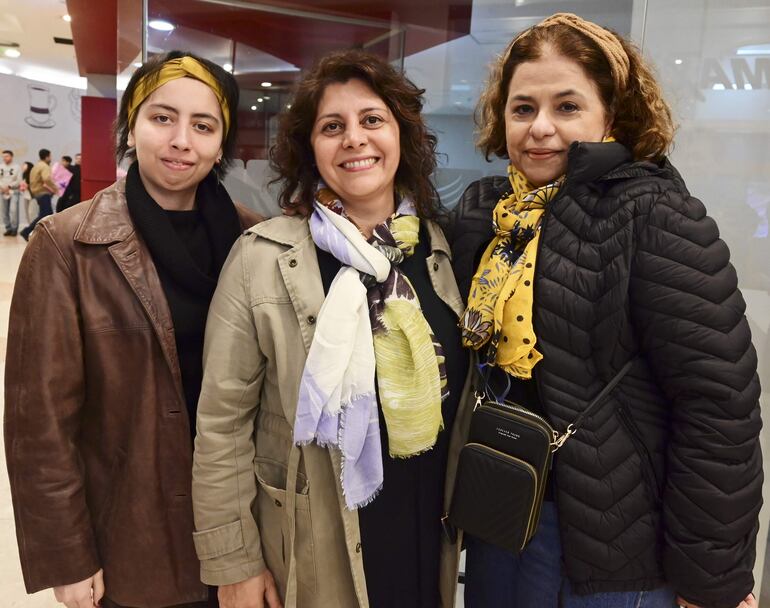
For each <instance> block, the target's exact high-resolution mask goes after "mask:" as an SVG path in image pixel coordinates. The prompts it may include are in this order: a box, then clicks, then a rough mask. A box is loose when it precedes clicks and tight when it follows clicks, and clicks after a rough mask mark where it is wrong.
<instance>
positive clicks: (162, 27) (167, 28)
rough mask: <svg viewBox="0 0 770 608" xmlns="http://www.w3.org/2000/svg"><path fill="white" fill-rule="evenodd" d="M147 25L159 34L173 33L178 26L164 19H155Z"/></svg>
mask: <svg viewBox="0 0 770 608" xmlns="http://www.w3.org/2000/svg"><path fill="white" fill-rule="evenodd" d="M147 25H149V26H150V27H151V28H152V29H154V30H158V31H159V32H173V31H174V29H176V26H175V25H174V24H173V23H169V22H168V21H163V20H162V19H153V20H152V21H150V22H149V23H148V24H147Z"/></svg>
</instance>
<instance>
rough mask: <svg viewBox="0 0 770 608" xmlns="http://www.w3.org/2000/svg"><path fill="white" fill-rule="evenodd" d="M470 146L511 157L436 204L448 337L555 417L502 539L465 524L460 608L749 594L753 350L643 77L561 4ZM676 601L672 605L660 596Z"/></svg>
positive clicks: (639, 62)
mask: <svg viewBox="0 0 770 608" xmlns="http://www.w3.org/2000/svg"><path fill="white" fill-rule="evenodd" d="M478 117H479V127H480V135H479V140H478V146H479V148H480V149H481V150H482V151H483V152H484V153H485V155H486V157H487V158H489V156H490V155H491V154H494V155H496V156H498V157H501V158H505V159H508V160H509V161H510V165H509V170H508V176H507V177H506V178H503V177H498V178H484V179H482V180H481V181H480V182H476V183H474V184H472V185H471V186H470V187H469V188H468V189H467V191H466V192H465V194H464V195H463V197H462V199H461V201H460V203H459V205H458V208H457V211H456V213H455V216H454V217H455V223H454V226H453V229H452V234H454V235H455V239H454V243H453V259H454V264H455V271H456V274H457V277H458V283H459V284H460V285H461V289H462V291H463V295H465V296H467V298H468V307H467V309H466V312H465V314H464V316H463V319H462V322H461V327H462V331H463V339H464V343H465V344H466V346H468V347H469V348H472V349H475V350H477V351H478V352H479V355H480V357H481V359H482V361H483V362H485V363H488V364H489V365H492V366H494V367H493V369H494V370H495V372H496V375H497V376H498V377H499V380H500V381H499V382H498V383H497V384H499V385H500V386H505V385H506V384H507V383H510V386H511V390H510V391H509V393H508V398H509V399H512V400H513V401H515V402H518V403H520V404H522V405H524V406H526V407H527V408H529V409H530V410H533V411H534V412H536V413H539V414H540V415H541V416H545V417H547V418H548V420H549V421H550V422H551V424H552V426H553V427H554V428H555V429H556V430H557V431H558V432H560V433H562V432H564V431H565V430H567V429H568V428H569V426H568V425H570V424H572V423H574V422H575V421H576V419H577V417H578V415H579V414H580V413H581V411H583V410H584V408H585V407H586V405H587V404H588V403H589V402H590V401H591V399H592V398H593V397H594V396H595V395H597V394H598V393H599V392H600V391H601V390H602V389H603V388H604V387H605V386H606V385H607V384H608V383H609V381H610V380H611V379H612V378H613V377H614V376H615V375H616V374H617V373H618V371H619V370H621V369H623V368H624V367H625V366H626V365H627V364H628V363H631V364H632V367H631V369H630V371H629V372H628V373H627V375H625V376H624V377H623V379H622V380H621V381H620V383H619V384H618V385H617V387H616V388H615V389H614V390H613V391H612V393H611V396H610V398H609V399H608V400H607V402H606V403H605V405H604V406H603V407H602V409H601V410H599V411H597V412H596V413H594V414H593V416H592V417H591V418H588V419H586V420H585V424H584V426H583V427H582V428H581V429H580V430H578V431H577V433H576V434H575V435H574V436H572V437H571V438H570V439H569V440H568V441H567V442H566V443H564V445H563V447H561V448H560V449H559V451H558V452H557V453H556V454H555V459H554V462H553V477H552V479H553V484H552V485H551V487H550V488H549V489H548V493H547V498H548V500H547V501H546V502H545V503H544V506H543V511H542V518H541V520H540V526H539V528H538V531H537V533H536V535H535V537H534V538H533V540H532V541H531V543H530V544H529V545H528V546H527V548H525V549H524V551H523V552H522V553H521V554H515V555H514V554H511V553H508V552H506V551H504V550H502V549H499V548H496V547H494V546H492V545H489V544H486V543H484V542H482V541H480V540H479V539H475V538H473V537H471V536H470V535H466V547H467V560H466V580H465V605H466V606H467V607H468V608H489V607H490V606H495V607H496V608H514V607H517V608H529V607H531V606H538V608H556V607H557V606H558V607H560V608H598V607H604V606H635V607H643V608H658V607H660V608H663V607H665V608H669V607H670V606H672V605H674V604H675V603H676V604H679V605H680V606H685V607H689V608H696V607H701V608H733V607H735V606H740V607H741V608H746V607H756V606H757V600H756V598H755V597H754V596H753V595H752V593H751V591H752V588H753V586H754V579H753V577H752V568H753V565H754V558H755V543H756V535H757V529H758V521H757V516H758V513H759V510H760V507H761V505H762V454H761V451H760V444H759V431H760V428H761V426H762V423H761V420H760V407H759V395H760V387H759V381H758V377H757V373H756V371H757V356H756V352H755V350H754V348H753V346H752V344H751V334H750V331H749V327H748V323H747V321H746V317H745V316H744V312H745V309H746V305H745V303H744V301H743V298H742V297H741V294H740V291H739V290H738V287H737V277H736V274H735V269H734V268H733V267H732V266H731V264H730V256H729V251H728V249H727V246H726V245H725V243H724V242H722V241H721V240H720V239H719V230H718V229H717V226H716V224H715V222H714V220H712V219H711V218H710V217H709V216H708V215H706V209H705V208H704V206H703V204H702V203H701V202H700V201H699V200H698V199H696V198H694V197H693V196H692V195H691V194H690V193H689V191H688V190H687V187H686V185H685V183H684V181H683V179H682V177H681V175H680V174H679V173H678V172H677V170H676V169H675V168H674V167H673V166H672V165H671V163H670V161H669V160H668V159H667V157H666V153H667V151H668V150H669V148H670V146H671V142H672V139H673V133H674V127H673V124H672V119H671V112H670V110H669V106H668V104H667V103H666V101H665V100H664V98H663V96H662V92H661V87H660V85H659V84H658V82H657V81H656V79H655V76H654V74H653V72H652V70H651V68H650V66H649V65H648V64H647V62H646V61H645V60H644V58H643V57H642V55H641V53H640V52H639V51H638V50H637V49H636V48H635V47H634V46H633V45H631V44H630V43H629V42H628V41H627V40H625V39H624V38H623V37H622V36H619V35H618V34H616V33H614V32H611V31H609V30H607V29H605V28H603V27H601V26H599V25H597V24H595V23H591V22H589V21H585V20H583V19H581V18H579V17H577V16H575V15H571V14H564V13H561V14H557V15H553V16H551V17H549V18H548V19H546V20H544V21H543V22H541V23H539V24H538V25H535V26H534V27H532V28H530V29H528V30H526V31H525V32H523V33H521V34H520V35H518V36H517V37H515V38H514V39H513V41H512V42H511V43H510V44H509V45H508V48H507V49H506V51H505V52H504V53H503V55H502V56H501V57H500V58H499V60H498V61H497V62H496V63H495V64H494V67H493V69H492V73H491V76H490V80H489V82H488V84H487V86H486V89H485V91H484V93H483V95H482V98H481V101H480V106H479V114H478ZM675 598H676V600H675Z"/></svg>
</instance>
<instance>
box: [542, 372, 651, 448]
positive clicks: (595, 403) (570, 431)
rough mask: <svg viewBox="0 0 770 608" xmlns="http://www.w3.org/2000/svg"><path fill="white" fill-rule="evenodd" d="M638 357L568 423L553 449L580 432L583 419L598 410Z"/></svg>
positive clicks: (555, 441)
mask: <svg viewBox="0 0 770 608" xmlns="http://www.w3.org/2000/svg"><path fill="white" fill-rule="evenodd" d="M636 360H637V357H634V358H633V359H631V360H629V361H628V363H626V364H625V365H624V366H623V367H622V368H621V370H620V371H619V372H618V373H617V374H615V376H614V377H613V378H612V380H610V381H609V382H608V383H607V385H606V386H605V387H604V388H603V389H602V390H601V392H600V393H599V394H598V395H596V397H594V398H593V400H592V401H591V403H589V404H588V407H586V409H584V410H583V411H582V412H581V413H580V415H579V416H578V417H577V418H575V421H574V422H572V423H571V424H569V425H567V430H565V431H564V432H563V433H562V434H561V435H559V436H558V437H556V439H555V440H554V442H553V444H552V445H553V446H554V447H553V451H554V452H555V451H556V450H558V449H559V448H560V447H562V446H563V445H564V444H565V443H566V442H567V440H568V439H569V438H570V437H572V435H574V434H575V433H577V432H578V430H579V429H580V427H581V426H583V421H584V420H585V419H586V417H587V416H589V415H590V414H592V413H593V412H594V410H596V409H597V408H598V407H599V406H600V405H602V403H603V402H604V400H605V399H606V398H607V397H608V396H609V394H610V393H611V392H612V390H613V389H614V388H615V387H616V386H617V385H618V383H619V382H620V381H621V380H622V379H623V377H624V376H625V375H626V374H627V373H628V372H629V370H630V369H631V368H632V367H633V366H634V363H636Z"/></svg>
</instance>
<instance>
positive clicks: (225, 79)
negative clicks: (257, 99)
mask: <svg viewBox="0 0 770 608" xmlns="http://www.w3.org/2000/svg"><path fill="white" fill-rule="evenodd" d="M181 57H192V58H193V59H195V60H197V61H199V62H200V63H201V64H202V65H203V66H204V67H205V68H206V69H207V70H208V71H209V72H210V73H211V75H212V76H213V77H214V80H216V81H217V84H219V86H220V88H221V89H222V94H223V95H224V98H225V99H226V100H227V106H228V108H229V110H230V129H229V130H228V132H227V135H226V136H225V138H224V140H223V141H222V160H221V161H220V162H219V163H217V164H215V165H214V171H215V172H216V174H217V177H218V178H220V179H221V178H222V177H224V175H225V174H226V173H227V169H228V168H229V166H230V165H231V164H232V162H233V158H234V156H235V139H236V137H237V133H238V97H239V89H238V83H237V82H236V81H235V78H234V77H233V75H232V74H230V73H229V72H226V71H225V70H224V69H223V68H221V67H220V66H218V65H217V64H216V63H213V62H211V61H209V60H208V59H203V58H202V57H198V56H197V55H194V54H193V53H188V52H186V51H170V52H168V53H164V54H162V55H155V56H153V57H151V58H150V59H148V60H147V62H146V63H145V64H144V65H143V66H142V67H140V68H139V69H137V70H136V72H134V74H133V75H132V76H131V80H129V81H128V86H127V87H126V90H125V91H124V92H123V97H121V99H120V112H119V113H118V117H117V119H116V120H115V124H114V125H113V128H112V129H113V135H114V138H115V142H116V144H115V157H116V158H117V160H118V162H120V161H122V160H123V159H124V158H128V159H131V160H133V159H134V158H136V154H135V153H134V150H133V149H132V148H130V147H129V145H128V135H129V133H130V132H131V129H133V128H134V125H133V124H129V123H128V103H129V101H130V100H131V98H132V97H133V96H134V92H135V91H136V85H137V84H138V83H139V81H140V80H141V79H142V78H144V77H145V76H146V77H147V78H149V79H150V82H152V79H156V81H157V78H158V77H159V75H160V71H161V69H162V68H163V64H165V63H166V62H167V61H171V60H172V59H180V58H181ZM139 107H141V105H140V106H139ZM138 109H139V108H137V112H136V113H135V114H134V121H136V116H137V115H138Z"/></svg>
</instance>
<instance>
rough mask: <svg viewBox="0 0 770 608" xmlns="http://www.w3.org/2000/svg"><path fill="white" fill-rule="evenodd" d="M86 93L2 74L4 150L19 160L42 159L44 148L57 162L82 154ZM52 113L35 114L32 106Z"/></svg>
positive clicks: (0, 103)
mask: <svg viewBox="0 0 770 608" xmlns="http://www.w3.org/2000/svg"><path fill="white" fill-rule="evenodd" d="M81 95H82V91H80V90H79V89H71V88H68V87H62V86H59V85H55V84H48V83H42V82H37V81H34V80H27V79H25V78H19V77H18V76H5V75H0V149H2V150H4V149H6V148H7V149H10V150H13V151H14V155H15V160H16V161H17V162H18V163H22V162H24V161H26V160H28V161H31V162H35V161H37V160H38V157H37V152H38V150H39V149H40V148H48V149H49V150H51V153H52V155H53V160H54V161H55V160H58V159H59V158H60V157H61V156H62V155H64V154H67V155H69V156H74V155H75V154H77V153H78V152H80V97H81ZM33 105H34V107H36V108H39V109H48V110H50V111H49V112H48V114H43V113H40V112H33V111H32V110H31V107H32V106H33Z"/></svg>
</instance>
